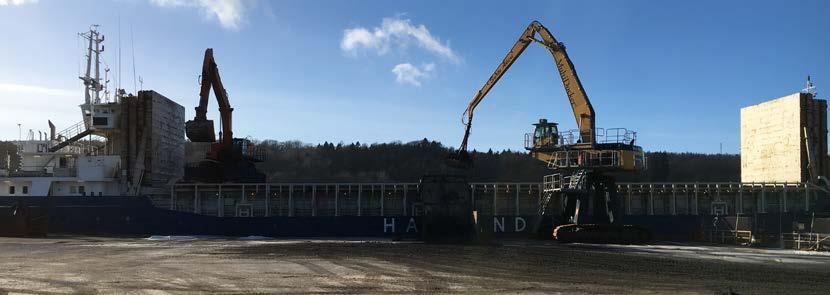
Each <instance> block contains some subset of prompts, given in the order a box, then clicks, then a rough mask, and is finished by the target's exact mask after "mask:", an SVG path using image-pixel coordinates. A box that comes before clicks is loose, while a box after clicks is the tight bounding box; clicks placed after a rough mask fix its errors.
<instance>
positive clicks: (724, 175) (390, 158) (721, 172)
mask: <svg viewBox="0 0 830 295" xmlns="http://www.w3.org/2000/svg"><path fill="white" fill-rule="evenodd" d="M260 147H262V148H264V149H266V152H267V155H268V157H267V160H266V161H265V162H264V163H261V164H259V167H260V169H261V170H262V171H263V172H265V173H266V174H267V175H268V177H269V179H270V180H271V181H275V182H415V181H417V180H418V178H419V177H420V176H421V175H423V174H424V173H428V172H436V171H438V169H439V167H441V165H442V163H443V160H444V158H445V157H446V155H447V154H448V153H450V152H451V150H450V149H449V148H447V147H445V146H443V145H442V144H441V143H439V142H436V141H429V140H427V139H424V140H421V141H413V142H408V143H400V142H393V143H381V144H362V143H359V142H356V143H350V144H343V143H340V144H333V143H323V144H319V145H308V144H303V143H301V142H297V141H289V142H277V141H270V140H268V141H264V142H261V143H260ZM472 156H473V158H474V163H475V164H474V167H473V169H472V171H471V173H470V181H481V182H490V181H520V182H535V181H540V180H541V177H542V175H545V174H546V173H549V171H548V170H547V169H546V168H545V164H544V163H543V162H540V161H538V160H536V159H533V158H531V157H530V156H528V155H527V153H526V152H525V151H510V150H508V151H492V150H489V151H486V152H483V151H474V152H473V153H472ZM647 156H648V169H647V170H646V171H644V172H643V173H640V174H636V175H620V176H619V177H618V178H619V180H620V181H638V182H639V181H643V182H646V181H671V182H691V181H739V180H740V157H739V156H738V155H723V154H718V155H708V154H696V153H669V152H650V153H648V155H647Z"/></svg>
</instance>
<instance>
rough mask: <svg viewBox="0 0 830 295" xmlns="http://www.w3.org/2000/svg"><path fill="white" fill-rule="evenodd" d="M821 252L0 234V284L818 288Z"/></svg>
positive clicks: (709, 290)
mask: <svg viewBox="0 0 830 295" xmlns="http://www.w3.org/2000/svg"><path fill="white" fill-rule="evenodd" d="M827 278H830V254H828V253H811V252H799V251H790V250H760V249H746V248H735V247H717V246H711V245H672V244H661V245H645V246H623V245H610V246H607V245H579V244H571V245H563V244H556V243H552V242H542V241H502V242H500V243H498V244H496V245H487V246H460V245H425V244H421V243H416V242H391V241H386V240H313V241H308V240H285V239H280V240H274V239H221V238H167V237H155V238H151V239H140V238H90V237H61V238H48V239H16V238H0V293H2V292H3V291H5V292H8V293H29V294H63V293H131V294H132V293H138V294H144V293H146V294H167V293H423V292H438V293H451V292H475V293H496V292H504V293H555V292H560V293H568V294H570V293H614V294H629V293H661V294H662V293H669V292H671V293H676V294H683V293H689V294H698V293H703V294H720V293H728V292H730V291H731V292H735V293H738V294H761V293H769V294H796V293H816V294H819V293H823V294H827V293H828V292H830V280H828V279H827Z"/></svg>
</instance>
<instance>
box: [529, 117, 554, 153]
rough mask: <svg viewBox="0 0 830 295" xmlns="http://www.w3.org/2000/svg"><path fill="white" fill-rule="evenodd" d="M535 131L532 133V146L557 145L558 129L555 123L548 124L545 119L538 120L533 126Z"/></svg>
mask: <svg viewBox="0 0 830 295" xmlns="http://www.w3.org/2000/svg"><path fill="white" fill-rule="evenodd" d="M533 125H534V126H536V130H535V131H534V132H533V145H534V146H537V147H538V146H542V145H550V144H557V143H558V138H559V129H558V128H557V124H556V123H549V122H548V120H546V119H539V123H536V124H533Z"/></svg>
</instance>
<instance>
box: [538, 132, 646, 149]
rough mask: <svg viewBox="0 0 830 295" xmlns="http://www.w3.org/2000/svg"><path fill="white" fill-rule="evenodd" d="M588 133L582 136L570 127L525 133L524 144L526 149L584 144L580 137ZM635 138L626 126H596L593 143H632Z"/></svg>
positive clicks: (634, 133) (583, 137)
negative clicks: (539, 132)
mask: <svg viewBox="0 0 830 295" xmlns="http://www.w3.org/2000/svg"><path fill="white" fill-rule="evenodd" d="M588 135H589V134H586V135H585V136H583V134H582V132H581V131H580V130H578V129H571V130H567V131H562V132H559V133H557V134H549V135H544V136H541V137H539V136H536V134H535V133H525V139H524V144H525V149H527V150H533V149H536V148H539V147H541V146H569V145H576V144H585V143H589V142H583V141H582V139H585V138H590V136H588ZM636 140H637V132H634V131H632V130H628V129H626V128H607V129H605V128H597V129H596V133H595V136H594V141H595V142H594V143H597V144H614V143H617V144H633V143H634V142H635V141H636Z"/></svg>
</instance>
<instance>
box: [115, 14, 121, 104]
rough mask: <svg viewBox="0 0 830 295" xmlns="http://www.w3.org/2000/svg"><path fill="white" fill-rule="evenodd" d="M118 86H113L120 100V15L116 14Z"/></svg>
mask: <svg viewBox="0 0 830 295" xmlns="http://www.w3.org/2000/svg"><path fill="white" fill-rule="evenodd" d="M117 84H118V85H116V86H115V95H116V96H117V97H118V98H119V100H120V99H121V94H120V91H119V90H120V89H121V14H120V13H119V14H118V82H117Z"/></svg>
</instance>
